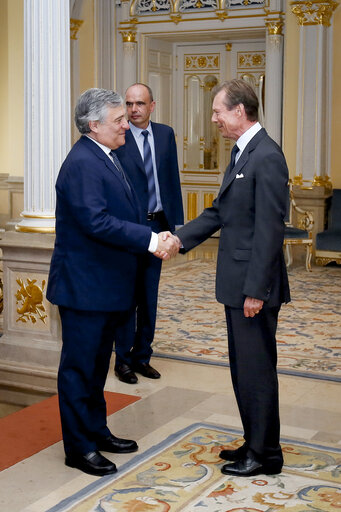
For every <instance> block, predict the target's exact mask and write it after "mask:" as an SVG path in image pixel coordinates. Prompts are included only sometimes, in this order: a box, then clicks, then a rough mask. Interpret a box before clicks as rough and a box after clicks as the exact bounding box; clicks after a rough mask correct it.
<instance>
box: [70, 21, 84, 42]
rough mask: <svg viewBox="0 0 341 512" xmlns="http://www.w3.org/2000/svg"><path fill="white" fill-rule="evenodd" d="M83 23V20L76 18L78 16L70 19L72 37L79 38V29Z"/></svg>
mask: <svg viewBox="0 0 341 512" xmlns="http://www.w3.org/2000/svg"><path fill="white" fill-rule="evenodd" d="M83 23H84V21H83V20H76V18H71V19H70V39H74V40H76V39H78V37H77V34H78V30H79V29H80V28H81V26H82V25H83Z"/></svg>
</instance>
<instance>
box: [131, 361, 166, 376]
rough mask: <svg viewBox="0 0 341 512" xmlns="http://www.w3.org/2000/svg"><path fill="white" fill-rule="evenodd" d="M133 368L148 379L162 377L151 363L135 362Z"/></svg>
mask: <svg viewBox="0 0 341 512" xmlns="http://www.w3.org/2000/svg"><path fill="white" fill-rule="evenodd" d="M132 369H133V370H134V372H137V373H140V374H141V375H143V376H144V377H147V378H148V379H159V378H160V377H161V375H160V373H159V372H158V371H157V370H155V368H153V367H152V366H150V364H149V363H135V364H133V365H132Z"/></svg>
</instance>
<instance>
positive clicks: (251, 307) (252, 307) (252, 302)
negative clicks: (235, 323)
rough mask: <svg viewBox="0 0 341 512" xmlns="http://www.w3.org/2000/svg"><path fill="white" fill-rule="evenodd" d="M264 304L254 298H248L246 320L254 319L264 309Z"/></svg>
mask: <svg viewBox="0 0 341 512" xmlns="http://www.w3.org/2000/svg"><path fill="white" fill-rule="evenodd" d="M263 304H264V302H263V301H262V300H259V299H253V298H252V297H246V299H245V301H244V316H245V317H246V318H248V317H251V318H253V317H254V316H255V315H257V313H259V312H260V310H261V309H262V307H263Z"/></svg>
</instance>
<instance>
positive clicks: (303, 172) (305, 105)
mask: <svg viewBox="0 0 341 512" xmlns="http://www.w3.org/2000/svg"><path fill="white" fill-rule="evenodd" d="M291 5H292V12H293V13H294V14H295V15H296V17H297V21H298V23H299V25H300V47H299V55H300V65H299V79H298V112H297V152H296V155H297V156H296V175H297V177H296V183H297V184H301V183H303V181H305V180H306V181H310V182H312V183H313V185H318V186H324V185H328V184H329V183H330V182H329V177H328V175H329V140H330V137H329V135H330V134H329V123H330V115H331V109H330V86H331V72H332V69H331V61H330V56H331V53H332V52H331V50H332V49H331V30H330V24H331V17H332V14H333V11H334V10H335V8H336V7H337V5H338V4H337V2H334V1H333V0H325V1H324V0H311V1H310V2H292V3H291Z"/></svg>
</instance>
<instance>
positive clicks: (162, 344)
mask: <svg viewBox="0 0 341 512" xmlns="http://www.w3.org/2000/svg"><path fill="white" fill-rule="evenodd" d="M215 268H216V263H215V260H213V259H211V260H205V259H197V260H193V261H190V262H186V263H183V264H181V265H178V266H174V267H170V268H168V269H167V267H165V269H164V270H163V271H162V274H161V281H160V292H159V306H158V317H157V324H156V334H155V339H154V343H153V350H154V356H158V357H170V358H175V359H180V360H187V361H194V362H202V363H207V364H214V365H222V366H228V350H227V333H226V322H225V313H224V306H223V305H222V304H219V303H218V302H217V301H216V300H215V291H214V288H215ZM289 280H290V287H291V297H292V302H290V303H289V304H286V305H283V306H282V309H281V312H280V317H279V324H278V330H277V342H278V371H279V373H286V374H289V375H297V376H302V377H313V378H319V379H326V380H332V381H341V268H340V267H318V268H317V267H315V268H313V271H312V272H307V271H306V270H305V268H304V267H303V266H302V267H296V268H293V269H292V270H290V272H289Z"/></svg>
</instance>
